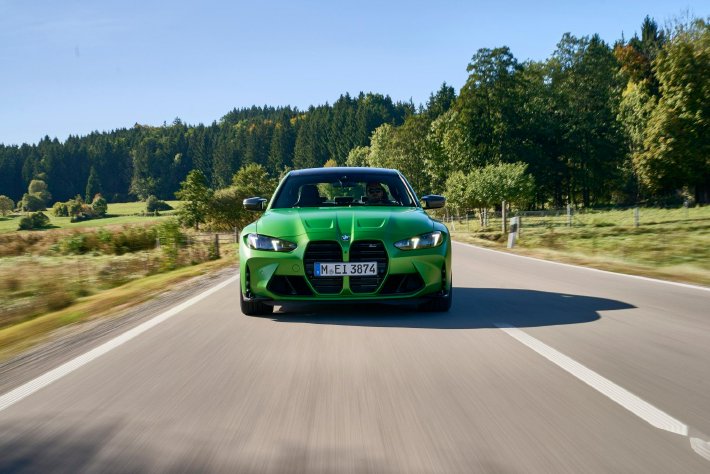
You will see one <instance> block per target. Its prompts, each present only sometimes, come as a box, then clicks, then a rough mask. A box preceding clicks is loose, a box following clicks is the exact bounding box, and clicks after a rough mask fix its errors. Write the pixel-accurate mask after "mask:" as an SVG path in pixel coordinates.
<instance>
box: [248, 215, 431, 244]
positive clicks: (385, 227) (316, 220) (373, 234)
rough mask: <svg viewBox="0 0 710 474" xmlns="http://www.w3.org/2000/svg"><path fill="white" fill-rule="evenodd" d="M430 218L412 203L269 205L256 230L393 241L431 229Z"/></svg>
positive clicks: (280, 234) (294, 235) (288, 235)
mask: <svg viewBox="0 0 710 474" xmlns="http://www.w3.org/2000/svg"><path fill="white" fill-rule="evenodd" d="M433 225H434V224H433V221H432V219H431V218H430V217H429V216H428V215H427V214H426V213H425V212H424V211H423V210H422V209H419V208H413V207H400V208H392V207H342V208H340V207H339V208H300V209H298V208H294V209H271V210H268V211H266V213H264V215H263V216H262V217H261V219H259V220H258V221H257V222H256V229H255V230H256V232H258V233H259V234H263V235H269V236H272V237H281V238H297V237H300V236H303V235H304V234H305V235H308V236H309V237H310V238H315V239H328V240H330V239H333V240H336V239H337V240H341V239H342V236H343V235H347V236H348V238H347V239H348V240H350V241H353V240H361V239H375V238H376V239H378V240H380V239H381V240H387V241H396V240H400V239H405V238H409V237H412V236H414V235H418V234H423V233H426V232H431V231H432V230H433Z"/></svg>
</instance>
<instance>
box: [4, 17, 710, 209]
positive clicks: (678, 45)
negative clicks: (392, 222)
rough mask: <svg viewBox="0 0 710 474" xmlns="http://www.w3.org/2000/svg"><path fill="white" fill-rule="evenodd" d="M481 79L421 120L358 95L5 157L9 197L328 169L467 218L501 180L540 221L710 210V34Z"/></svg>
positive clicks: (571, 39)
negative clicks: (356, 173) (622, 211)
mask: <svg viewBox="0 0 710 474" xmlns="http://www.w3.org/2000/svg"><path fill="white" fill-rule="evenodd" d="M467 71H468V73H469V76H468V80H467V81H466V83H465V84H464V86H463V87H462V88H461V90H460V91H458V93H457V92H456V91H455V90H454V89H453V88H452V87H450V86H448V85H447V84H446V83H444V84H442V86H441V88H440V89H439V90H438V91H436V92H433V93H432V94H431V95H430V97H429V100H428V101H427V103H426V104H422V105H420V106H418V107H417V106H415V105H414V104H412V103H411V102H409V103H402V102H393V101H392V99H391V98H390V97H389V96H385V95H381V94H374V93H368V94H365V93H360V94H359V95H358V96H357V97H352V96H350V95H348V94H345V95H342V96H341V97H339V98H338V100H337V101H335V102H334V103H333V104H332V105H330V104H325V105H320V106H311V107H309V108H308V109H307V110H303V111H301V110H298V109H297V108H291V107H269V106H263V107H256V106H254V107H251V108H247V109H234V110H232V111H230V112H229V113H227V114H226V115H225V116H224V117H222V119H221V120H220V121H219V122H214V123H212V124H211V125H208V126H205V125H202V124H200V125H197V126H188V125H186V124H184V123H183V122H182V121H181V120H180V119H176V120H175V121H174V122H173V123H172V124H169V125H168V124H164V125H163V126H162V127H148V126H142V125H136V126H134V127H133V128H130V129H120V130H115V131H113V132H110V133H98V132H96V133H92V134H90V135H88V136H85V137H76V136H71V137H69V138H68V139H67V140H66V141H65V142H63V143H60V142H59V141H58V140H56V139H53V140H52V139H50V138H49V137H45V138H44V139H42V140H41V141H40V142H39V143H38V144H37V145H27V144H24V145H22V146H3V145H0V194H3V195H7V196H9V197H10V198H11V199H14V200H19V199H20V197H21V196H22V195H23V193H25V191H26V190H27V189H28V185H29V183H30V182H31V181H32V180H41V181H44V182H45V183H46V184H47V188H48V189H47V191H48V192H49V193H51V195H52V196H53V198H54V199H56V200H59V201H65V200H68V199H70V198H74V197H75V196H76V195H77V194H81V195H84V196H87V198H86V200H87V201H88V200H89V196H94V195H95V194H97V193H100V194H101V195H102V196H104V197H105V198H106V199H108V200H109V201H126V200H131V199H136V198H138V199H146V198H148V197H149V196H151V195H154V196H157V198H159V199H172V198H173V197H174V196H175V193H176V192H178V191H179V190H180V183H182V182H183V181H184V180H185V179H186V177H187V176H188V173H189V172H190V171H191V170H198V171H200V174H201V175H202V176H203V177H204V180H205V183H204V184H205V186H206V187H207V188H209V189H213V190H222V189H228V188H230V187H233V186H234V182H233V181H232V180H233V177H234V176H235V173H237V172H238V171H239V170H240V169H243V168H245V167H246V166H247V165H259V166H260V167H262V168H263V169H264V170H265V172H266V173H267V174H268V176H269V177H270V178H271V179H274V178H277V177H278V176H280V175H282V174H283V172H284V171H285V170H288V169H292V168H305V167H318V166H324V165H325V164H326V163H328V164H329V165H332V164H338V165H352V166H384V167H392V168H397V169H400V170H401V171H402V172H403V173H404V174H405V175H406V176H407V177H408V178H409V179H410V181H411V182H412V184H413V185H414V187H415V189H416V190H417V191H418V192H419V193H420V194H425V193H444V194H445V193H447V192H449V193H451V194H452V196H454V195H457V196H461V198H460V199H458V200H456V201H455V202H454V204H457V205H460V206H463V207H466V206H471V205H473V206H481V205H483V203H484V201H486V200H487V199H488V198H487V197H486V196H487V194H486V193H482V192H480V189H479V188H476V186H479V187H480V185H481V184H480V183H488V184H489V185H490V186H498V187H500V186H501V179H503V178H500V176H510V177H511V178H510V179H516V180H518V181H516V183H517V184H515V186H517V188H516V189H519V190H520V193H519V195H520V198H519V201H520V202H519V205H520V206H526V207H535V208H542V207H559V206H563V205H565V204H573V205H576V206H598V205H614V204H621V205H623V204H632V203H634V204H636V203H649V204H668V203H673V202H682V201H684V200H688V201H692V200H695V201H697V202H701V203H704V202H708V201H710V101H708V97H710V25H709V23H708V21H707V20H704V19H692V20H689V21H686V22H685V23H682V24H681V23H678V24H676V25H675V26H674V27H672V28H667V29H661V28H660V27H659V26H658V25H657V23H656V22H655V21H654V20H652V19H651V18H648V17H646V19H645V20H644V21H643V23H642V25H641V29H640V35H634V36H633V37H632V38H630V39H629V40H626V39H623V38H622V39H620V40H618V41H617V42H616V43H615V44H614V45H609V44H607V43H605V42H604V41H602V40H601V38H600V37H599V36H598V35H592V36H584V37H575V36H573V35H570V34H565V35H564V36H563V37H562V38H561V40H560V42H559V43H558V45H557V48H556V49H555V51H554V52H553V54H552V55H551V56H550V57H549V58H548V59H547V60H544V61H524V62H520V61H519V60H517V59H516V58H515V56H514V55H513V53H512V52H511V51H510V49H509V48H507V47H505V46H503V47H498V48H492V49H489V48H482V49H479V50H478V51H477V52H476V53H475V54H474V55H473V57H472V58H471V61H470V63H469V64H468V66H467ZM496 170H497V171H496ZM496 176H498V178H496ZM476 183H479V184H476ZM515 186H514V187H515ZM476 189H479V191H478V192H477V191H476ZM223 194H224V193H223ZM514 199H516V198H515V197H514ZM486 202H487V201H486Z"/></svg>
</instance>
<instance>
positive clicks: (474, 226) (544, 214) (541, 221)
mask: <svg viewBox="0 0 710 474" xmlns="http://www.w3.org/2000/svg"><path fill="white" fill-rule="evenodd" d="M513 217H518V218H519V219H518V222H519V226H520V229H525V228H529V229H530V228H543V229H545V228H562V227H570V228H573V227H574V228H583V227H627V228H631V227H643V226H650V225H657V224H667V223H672V222H676V223H681V222H692V221H708V220H709V219H710V216H709V213H708V212H707V210H706V209H705V208H700V207H695V208H688V207H682V208H678V209H657V208H639V207H634V208H625V209H584V210H576V209H573V208H571V207H570V208H563V209H546V210H538V211H509V212H507V213H506V220H509V219H510V218H513ZM443 221H444V222H445V223H446V224H447V225H448V226H449V227H450V228H451V230H452V231H454V232H482V231H495V230H500V231H502V232H505V231H507V228H508V225H509V222H507V223H506V226H505V227H504V226H503V215H502V213H501V211H492V210H484V211H482V212H480V211H469V212H467V213H463V214H460V215H451V214H449V215H446V216H444V218H443Z"/></svg>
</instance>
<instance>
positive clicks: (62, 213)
mask: <svg viewBox="0 0 710 474" xmlns="http://www.w3.org/2000/svg"><path fill="white" fill-rule="evenodd" d="M52 212H53V213H54V215H55V216H57V217H69V206H68V205H67V203H66V202H59V201H57V202H55V203H54V206H52Z"/></svg>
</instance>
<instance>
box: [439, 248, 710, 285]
mask: <svg viewBox="0 0 710 474" xmlns="http://www.w3.org/2000/svg"><path fill="white" fill-rule="evenodd" d="M452 242H454V243H455V244H457V245H463V246H466V247H470V248H472V249H476V250H486V251H488V252H495V253H500V254H503V255H508V256H510V257H518V258H525V259H528V260H535V261H537V262H545V263H550V264H552V265H562V266H563V267H571V268H579V269H582V270H589V271H592V272H599V273H606V274H610V275H617V276H623V277H628V278H635V279H637V280H643V281H649V282H653V283H665V284H667V285H673V286H679V287H682V288H688V289H691V290H702V291H710V288H708V287H707V286H699V285H691V284H690V283H680V282H677V281H669V280H660V279H658V278H651V277H645V276H640V275H629V274H628V273H619V272H612V271H610V270H601V269H599V268H593V267H585V266H582V265H575V264H573V263H563V262H556V261H554V260H545V259H544V258H538V257H529V256H527V255H518V254H515V253H510V252H504V251H502V250H496V249H489V248H487V247H481V246H478V245H473V244H469V243H467V242H460V241H458V240H452Z"/></svg>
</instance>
